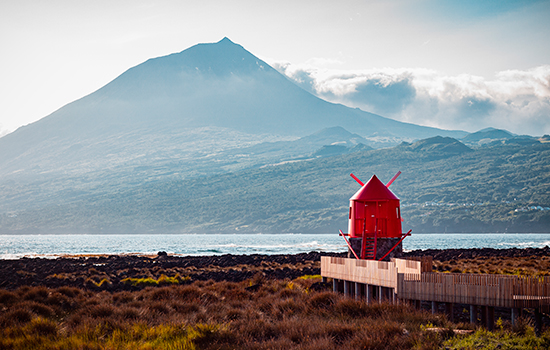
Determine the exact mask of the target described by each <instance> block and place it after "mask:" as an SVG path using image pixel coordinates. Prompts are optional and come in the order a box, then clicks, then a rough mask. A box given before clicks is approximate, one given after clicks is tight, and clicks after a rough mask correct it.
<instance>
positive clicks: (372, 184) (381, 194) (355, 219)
mask: <svg viewBox="0 0 550 350" xmlns="http://www.w3.org/2000/svg"><path fill="white" fill-rule="evenodd" d="M400 174H401V172H398V173H397V174H395V176H394V177H393V178H392V179H391V180H390V182H388V184H387V185H384V184H383V183H382V182H381V181H380V180H379V179H378V178H377V177H376V175H373V176H372V178H371V179H370V180H369V181H368V182H367V183H366V184H364V183H363V182H361V180H359V179H358V178H357V177H356V176H355V175H353V174H350V175H351V177H353V178H354V179H355V180H356V181H357V182H358V183H359V184H360V185H361V189H359V191H357V192H356V193H355V194H354V195H353V197H351V198H350V207H349V225H348V233H347V234H345V233H343V232H342V230H340V234H341V235H342V236H343V237H344V239H345V240H346V243H347V244H348V246H349V248H350V251H351V253H353V255H354V256H355V257H356V258H357V259H370V260H383V259H385V258H386V257H387V256H388V255H390V253H392V252H394V254H393V255H399V254H400V253H401V252H402V248H401V242H403V239H405V237H407V236H409V235H410V234H411V231H412V230H409V232H407V233H402V232H401V221H402V219H401V209H400V206H399V198H397V197H396V196H395V195H394V194H393V193H392V191H390V190H389V188H388V187H389V186H390V185H391V184H392V183H393V181H395V179H396V178H397V177H398V176H399V175H400ZM346 236H348V237H350V239H349V241H348V239H346ZM396 248H398V249H396ZM358 254H360V256H358Z"/></svg>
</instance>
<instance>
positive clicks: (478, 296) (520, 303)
mask: <svg viewBox="0 0 550 350" xmlns="http://www.w3.org/2000/svg"><path fill="white" fill-rule="evenodd" d="M397 296H398V297H399V298H401V299H410V300H427V301H437V302H446V303H460V304H470V305H485V306H494V307H507V308H525V307H532V308H544V309H548V307H549V305H550V279H549V278H546V277H545V278H537V277H519V276H506V275H483V274H460V273H423V274H420V275H418V274H398V277H397Z"/></svg>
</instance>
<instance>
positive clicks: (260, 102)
mask: <svg viewBox="0 0 550 350" xmlns="http://www.w3.org/2000/svg"><path fill="white" fill-rule="evenodd" d="M330 127H342V128H345V129H346V130H348V131H350V132H353V133H356V134H359V135H361V136H362V137H368V136H369V135H374V136H376V135H385V137H389V136H392V137H394V138H397V140H399V139H400V138H401V139H403V138H404V139H407V140H413V139H420V138H426V137H430V136H435V135H442V136H453V137H461V136H464V135H465V134H466V133H464V132H461V131H446V130H440V129H435V128H428V127H422V126H417V125H413V124H406V123H401V122H397V121H394V120H391V119H387V118H383V117H381V116H378V115H375V114H372V113H367V112H364V111H361V110H359V109H351V108H348V107H345V106H342V105H338V104H332V103H328V102H326V101H323V100H321V99H319V98H317V97H315V96H313V95H311V94H310V93H308V92H306V91H304V90H302V89H301V88H299V87H298V86H296V85H295V84H293V83H291V82H290V81H289V80H288V79H287V78H285V77H284V76H283V75H281V74H280V73H278V72H277V71H276V70H275V69H273V68H272V67H270V66H269V65H268V64H267V63H265V62H263V61H262V60H260V59H258V58H257V57H255V56H254V55H252V54H251V53H250V52H248V51H246V50H245V49H244V48H243V47H241V46H240V45H237V44H235V43H233V42H231V41H230V40H229V39H227V38H224V39H223V40H221V41H220V42H218V43H214V44H199V45H196V46H193V47H191V48H189V49H187V50H184V51H182V52H180V53H176V54H172V55H168V56H165V57H159V58H155V59H150V60H148V61H146V62H144V63H142V64H140V65H138V66H136V67H133V68H131V69H129V70H127V71H126V72H124V73H123V74H121V75H120V76H119V77H117V78H116V79H114V80H113V81H112V82H110V83H109V84H107V85H106V86H104V87H102V88H101V89H99V90H97V91H96V92H94V93H92V94H90V95H88V96H85V97H83V98H81V99H79V100H77V101H74V102H72V103H70V104H68V105H66V106H64V107H62V108H60V109H59V110H57V111H56V112H54V113H52V114H50V115H49V116H47V117H45V118H43V119H41V120H39V121H37V122H35V123H32V124H30V125H27V126H24V127H21V128H19V129H18V130H16V131H15V132H13V133H11V134H9V135H6V136H5V137H2V138H0V175H7V174H11V173H14V172H17V173H18V174H20V173H21V172H23V173H26V172H29V169H30V168H34V169H35V170H34V173H49V172H52V171H54V172H55V171H57V170H58V169H63V171H64V172H69V173H82V171H84V172H87V171H90V170H94V169H107V168H117V169H119V168H120V167H121V166H123V165H124V164H127V165H128V166H151V165H152V163H154V162H160V163H163V162H166V161H176V162H181V161H182V160H186V159H196V158H197V157H202V156H207V155H209V154H212V152H213V151H214V152H217V151H219V150H227V149H230V148H237V147H242V146H246V145H251V144H255V143H259V142H260V141H269V140H270V139H272V140H277V139H278V140H281V139H289V138H290V139H295V138H298V137H303V136H306V135H310V134H312V133H314V132H317V131H319V130H321V129H324V128H330ZM269 135H271V138H270V137H268V136H269ZM388 135H389V136H388ZM371 143H372V142H371Z"/></svg>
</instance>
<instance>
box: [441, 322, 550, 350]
mask: <svg viewBox="0 0 550 350" xmlns="http://www.w3.org/2000/svg"><path fill="white" fill-rule="evenodd" d="M443 346H444V348H445V349H449V350H458V349H476V350H477V349H479V350H493V349H500V350H505V349H510V350H512V349H513V350H522V349H525V350H528V349H550V331H546V332H545V333H544V334H542V335H541V336H540V337H537V336H536V335H535V331H534V330H533V328H532V327H529V326H527V327H525V331H524V332H521V333H515V332H512V331H509V330H498V331H494V332H489V331H487V330H485V329H480V330H478V331H476V332H475V333H473V334H471V335H464V336H456V337H454V338H451V339H449V340H447V341H446V342H445V343H444V344H443Z"/></svg>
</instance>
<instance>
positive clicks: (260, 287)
mask: <svg viewBox="0 0 550 350" xmlns="http://www.w3.org/2000/svg"><path fill="white" fill-rule="evenodd" d="M318 282H320V278H318V277H314V278H297V279H294V280H268V279H265V278H255V279H252V280H248V281H243V282H214V281H198V282H194V283H192V284H188V285H170V286H161V287H144V288H141V289H139V290H135V291H120V292H108V291H101V292H98V291H91V290H86V289H81V288H75V287H60V288H45V287H40V286H39V287H21V288H18V289H16V290H14V291H7V290H0V307H1V311H0V348H2V349H291V348H294V349H439V348H448V349H473V348H475V349H493V348H498V349H522V348H523V349H533V348H535V346H539V348H547V347H548V346H550V333H549V332H547V333H544V334H543V335H542V336H541V337H536V336H535V334H534V331H533V329H532V327H531V326H529V324H528V323H526V322H524V321H522V322H523V323H521V324H520V325H517V326H515V327H512V326H511V325H510V324H508V323H507V322H502V321H501V322H500V323H498V322H497V326H498V327H497V330H496V331H495V332H487V331H485V330H481V329H479V330H477V331H475V332H474V330H475V327H474V326H471V325H468V324H452V323H450V322H449V321H447V319H446V318H445V316H443V315H442V314H438V315H432V314H431V313H428V312H427V311H420V310H416V309H414V308H413V307H412V306H410V305H407V304H399V305H391V304H387V303H374V304H370V305H367V304H366V303H365V302H364V301H356V300H353V299H350V298H348V297H345V296H343V295H341V294H335V293H333V292H331V291H326V290H316V289H315V288H313V286H314V285H315V283H318ZM455 329H462V330H470V331H469V332H460V333H463V334H455V333H457V332H455V331H454V330H455Z"/></svg>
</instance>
